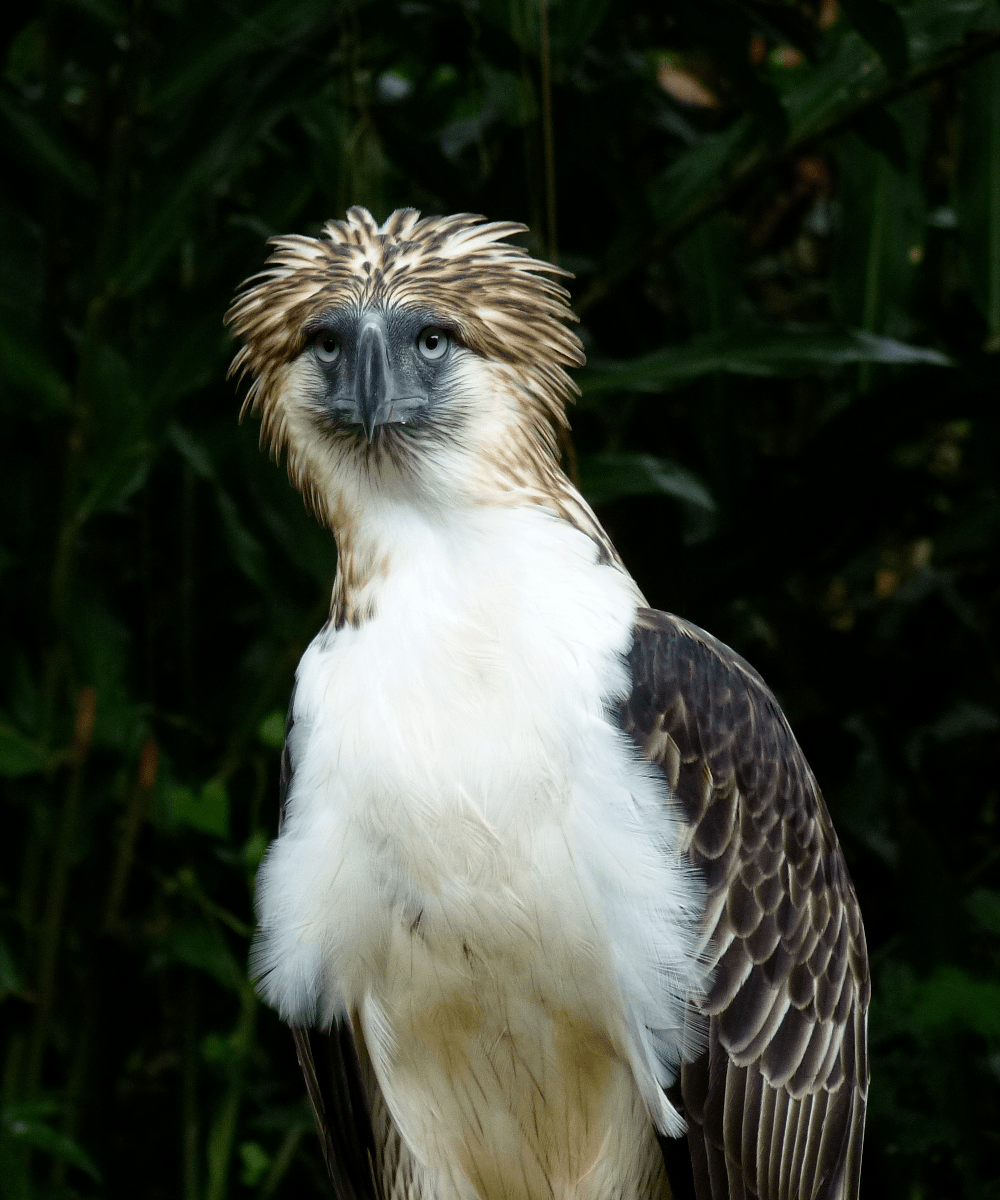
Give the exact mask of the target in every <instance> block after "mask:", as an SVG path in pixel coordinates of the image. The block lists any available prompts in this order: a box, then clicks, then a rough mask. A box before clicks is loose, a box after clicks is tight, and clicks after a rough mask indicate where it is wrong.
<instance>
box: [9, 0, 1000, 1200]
mask: <svg viewBox="0 0 1000 1200" xmlns="http://www.w3.org/2000/svg"><path fill="white" fill-rule="evenodd" d="M541 16H542V10H541V9H540V7H539V0H377V2H376V0H371V2H368V3H364V2H361V0H358V2H355V3H349V2H346V0H344V2H340V0H278V2H275V3H258V2H253V0H245V2H244V0H229V2H223V0H214V2H212V3H199V4H195V3H193V0H72V2H69V0H63V2H59V0H50V2H49V3H47V4H44V5H40V6H38V7H37V8H35V9H33V10H31V11H25V10H23V9H18V8H16V7H15V6H10V7H5V8H4V10H3V13H2V16H0V23H2V25H3V32H4V35H5V36H4V47H5V48H4V49H3V80H2V83H0V148H2V151H0V152H2V156H3V166H2V171H0V246H2V251H0V389H2V390H0V406H2V409H0V411H2V426H0V428H2V439H0V463H2V465H0V508H2V517H3V523H2V541H0V573H2V585H0V588H2V598H0V604H2V616H0V679H2V695H0V706H2V712H0V774H2V776H3V783H4V795H5V799H4V808H3V813H2V826H0V828H2V830H3V832H2V835H0V863H2V875H0V879H2V883H0V1015H2V1056H3V1057H2V1072H3V1074H2V1089H3V1091H2V1121H0V1194H2V1195H3V1196H4V1197H17V1198H27V1197H52V1198H55V1197H73V1196H84V1197H95V1198H98V1197H108V1198H111V1197H122V1198H126V1197H127V1198H132V1197H143V1198H146V1197H149V1198H151V1200H152V1198H159V1197H164V1198H166V1197H176V1198H178V1200H222V1198H223V1197H227V1196H231V1197H242V1196H248V1197H249V1196H255V1197H259V1198H260V1200H266V1198H268V1197H282V1196H284V1197H289V1198H291V1197H308V1196H317V1197H319V1196H322V1195H324V1188H325V1183H324V1181H323V1172H322V1169H321V1165H320V1159H319V1153H318V1146H317V1142H316V1140H315V1137H314V1134H313V1132H312V1127H311V1121H310V1118H309V1115H308V1113H307V1110H306V1108H305V1105H304V1101H303V1088H302V1084H301V1081H300V1077H299V1073H298V1069H297V1066H296V1064H295V1059H294V1054H293V1050H292V1045H291V1041H290V1038H289V1036H288V1034H287V1031H285V1030H284V1029H283V1028H282V1027H281V1025H280V1024H279V1022H278V1020H277V1018H276V1017H275V1016H274V1015H273V1014H272V1013H271V1012H269V1011H267V1010H265V1009H263V1008H261V1007H260V1006H259V1005H258V1004H257V1002H256V1000H255V998H254V996H253V993H252V991H251V990H250V988H249V986H248V984H247V981H246V974H245V963H246V958H247V946H248V936H249V932H250V925H251V923H252V920H253V916H252V891H253V878H254V871H255V868H256V866H257V864H258V862H259V860H260V857H261V854H262V852H263V849H264V846H265V844H266V842H267V840H268V839H269V838H270V837H271V836H273V834H274V830H275V819H276V786H277V768H278V755H279V747H280V742H281V728H282V719H283V718H282V714H283V710H284V707H285V704H286V702H287V698H288V694H289V689H290V686H291V682H292V674H293V670H294V666H295V663H296V661H297V659H298V657H299V655H300V653H301V652H302V650H303V648H304V647H305V645H306V643H307V641H308V640H309V638H310V637H311V636H312V634H313V633H314V632H315V630H316V629H317V628H318V627H319V625H320V624H322V622H323V620H324V617H325V612H326V606H327V603H328V597H329V588H330V583H331V579H332V576H333V571H334V549H333V545H332V541H331V538H330V537H329V535H328V534H327V533H326V532H324V531H323V530H321V529H320V528H319V527H318V526H316V525H315V524H314V523H313V522H312V521H311V519H310V518H309V517H307V516H306V515H305V513H304V512H303V509H302V505H301V502H300V500H299V498H298V496H297V495H296V494H294V493H293V492H292V491H291V490H290V488H289V487H288V485H287V483H286V481H285V477H284V472H283V470H281V469H280V468H276V467H275V466H274V464H273V463H271V462H270V461H268V459H267V457H266V456H264V455H262V454H260V453H259V452H258V448H257V429H256V427H255V424H254V422H252V421H251V422H248V423H247V424H245V425H244V426H242V427H240V426H238V425H237V413H238V411H239V404H240V399H239V397H238V395H237V389H236V388H235V387H234V386H233V385H232V384H231V383H227V382H226V380H225V373H226V367H227V363H228V361H229V359H230V357H231V355H232V353H233V346H232V345H231V343H230V342H229V341H228V340H227V335H226V333H225V331H224V329H223V326H222V315H223V313H224V311H225V309H226V306H227V303H228V301H229V298H230V297H231V295H232V292H233V290H234V288H235V287H236V286H237V285H238V284H239V283H240V281H241V280H242V279H243V278H244V277H245V276H247V275H248V274H250V273H251V272H253V271H254V270H256V269H258V268H259V266H260V265H261V263H262V261H263V258H264V255H265V253H266V250H265V245H264V242H265V239H266V238H267V237H269V236H271V235H273V234H279V233H286V232H291V231H297V232H305V233H316V232H317V231H318V229H319V225H320V223H321V222H322V221H323V220H324V219H326V218H328V217H331V216H342V215H343V212H344V209H345V207H346V206H347V205H348V204H352V203H362V204H366V205H368V206H369V207H370V208H371V209H372V211H373V212H374V213H375V215H376V216H377V217H378V218H379V219H382V218H384V217H385V216H386V215H387V214H388V213H389V212H390V211H391V210H392V209H393V208H394V207H396V206H397V205H414V206H416V207H419V208H421V209H423V210H424V211H428V212H451V211H455V210H463V209H468V210H472V211H476V212H481V213H485V214H487V215H489V216H490V217H495V218H515V219H519V220H523V221H525V222H526V223H527V224H529V225H530V226H531V231H532V232H531V233H530V234H528V235H526V240H525V244H526V245H528V246H529V247H530V248H531V249H532V250H533V251H534V252H536V253H538V254H540V255H545V256H549V255H553V254H555V253H556V250H557V249H558V254H559V257H560V259H561V261H562V263H563V265H564V266H566V267H568V268H569V269H571V270H572V271H574V272H575V274H576V279H575V280H574V281H573V282H572V284H571V285H570V286H571V289H572V293H573V299H574V304H575V307H576V309H577V311H578V312H579V313H580V315H581V318H582V324H581V332H582V336H583V338H584V341H585V342H586V345H587V350H588V354H589V357H590V365H589V366H588V368H587V369H586V370H585V371H581V372H580V373H579V382H580V385H581V387H582V389H583V395H582V398H581V400H580V403H579V404H578V406H577V408H576V409H575V411H574V412H573V414H572V416H573V422H574V434H573V438H574V441H573V443H572V444H571V445H567V446H566V459H567V464H568V467H569V468H570V469H571V470H572V471H573V472H574V473H577V474H578V477H579V478H580V480H581V483H582V486H583V487H584V490H585V491H586V493H587V494H588V495H589V496H590V497H591V499H592V500H593V501H594V502H595V504H596V505H597V507H598V511H599V513H600V515H601V516H602V518H603V519H604V520H605V521H606V523H607V526H608V528H609V530H610V532H611V534H612V536H613V537H614V538H615V540H616V542H617V544H618V545H619V547H620V548H621V550H622V552H623V554H624V557H625V560H626V562H627V563H628V565H629V567H630V568H631V569H632V571H633V572H634V573H635V575H636V577H637V579H638V580H639V582H640V584H641V585H642V587H643V588H644V590H645V591H646V594H647V596H648V598H649V600H650V601H651V603H653V604H654V605H656V606H659V607H663V608H667V609H670V610H673V611H674V612H677V613H680V614H682V615H684V616H685V617H688V618H690V619H692V620H693V621H695V622H697V623H698V624H700V625H703V626H705V627H706V628H708V629H709V630H711V631H712V632H714V633H715V634H717V635H718V636H720V637H721V638H723V639H724V640H725V641H727V642H729V643H730V644H731V645H733V646H734V647H736V649H738V650H739V651H740V652H741V653H743V654H744V655H745V656H746V657H748V658H749V659H750V660H751V661H752V662H753V663H754V664H755V665H756V666H757V667H758V668H759V669H760V670H761V671H762V672H763V674H764V675H765V677H766V678H767V679H768V680H769V682H770V683H771V684H772V685H773V686H774V688H775V689H776V691H777V693H778V695H779V697H780V699H781V701H782V703H783V704H784V706H785V708H786V710H787V712H788V714H789V716H790V717H791V720H792V723H793V725H794V727H795V729H796V731H797V733H798V735H799V737H800V739H801V742H802V744H803V746H804V748H805V750H806V753H807V755H808V756H809V758H810V760H811V762H812V764H813V766H814V768H815V770H816V773H817V775H818V776H819V779H820V781H821V783H822V785H823V788H824V790H825V792H826V795H827V797H828V800H829V803H830V808H831V810H832V812H833V815H834V819H835V822H836V824H837V827H838V830H839V831H840V836H841V838H842V841H843V844H844V850H845V853H846V855H847V858H848V862H849V864H850V868H851V871H852V874H853V877H854V879H855V881H856V884H857V889H858V892H859V895H860V898H861V903H862V907H863V909H864V913H865V917H866V922H867V927H868V936H869V944H870V948H871V952H872V968H873V975H874V989H875V994H874V999H873V1003H872V1012H871V1040H872V1091H871V1108H870V1120H869V1127H868V1130H869V1131H868V1138H867V1145H866V1153H865V1175H864V1181H863V1189H864V1194H865V1195H866V1196H868V1197H887V1198H890V1200H897V1198H898V1200H931V1198H938V1197H940V1198H943V1200H951V1198H958V1197H961V1198H970V1200H971V1198H974V1197H983V1198H986V1197H993V1198H996V1197H1000V839H998V833H1000V802H998V766H1000V763H998V754H997V731H998V726H1000V715H998V713H1000V697H998V665H1000V664H998V647H997V622H998V600H1000V563H998V557H997V552H998V549H1000V466H998V456H1000V410H998V404H997V400H998V395H997V385H998V382H1000V370H998V367H1000V6H998V4H996V3H985V2H984V3H979V2H978V0H924V2H914V3H909V4H907V3H903V2H899V3H896V2H895V0H851V2H850V3H847V2H846V0H842V2H841V5H840V6H839V7H838V5H837V4H836V3H835V2H834V0H822V3H820V2H819V0H803V2H801V3H792V2H788V3H785V2H783V0H739V2H736V0H734V2H726V0H700V2H698V3H693V2H687V0H685V2H681V0H673V2H666V3H654V2H652V0H615V3H613V4H612V3H611V2H610V0H549V7H548V11H547V20H548V30H547V32H548V42H547V45H548V51H547V53H546V52H545V45H546V40H545V33H546V30H545V29H544V28H543V25H542V21H541ZM547 78H550V79H551V88H550V92H549V94H550V95H551V121H549V120H548V119H547V114H548V112H549V106H548V105H547V103H546V94H547V92H546V79H547ZM549 132H551V145H552V147H553V149H554V154H553V155H552V156H549V155H548V154H547V151H546V146H547V143H548V142H549V137H548V134H549ZM553 215H554V216H555V218H556V219H555V221H553V220H552V219H551V217H552V216H553Z"/></svg>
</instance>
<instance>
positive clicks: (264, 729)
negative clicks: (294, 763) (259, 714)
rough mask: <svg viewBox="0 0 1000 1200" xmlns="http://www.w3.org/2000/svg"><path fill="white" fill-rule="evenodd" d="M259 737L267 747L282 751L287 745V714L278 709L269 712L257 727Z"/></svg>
mask: <svg viewBox="0 0 1000 1200" xmlns="http://www.w3.org/2000/svg"><path fill="white" fill-rule="evenodd" d="M257 736H258V737H259V738H260V740H261V742H262V743H263V744H264V745H265V746H269V747H270V748H271V749H272V750H280V749H281V747H282V746H283V745H284V744H285V714H284V713H283V712H281V710H280V709H277V708H276V709H275V710H274V711H273V712H269V713H268V714H267V716H266V717H265V718H264V719H263V721H261V723H260V724H259V725H258V726H257Z"/></svg>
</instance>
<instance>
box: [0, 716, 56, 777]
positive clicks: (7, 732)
mask: <svg viewBox="0 0 1000 1200" xmlns="http://www.w3.org/2000/svg"><path fill="white" fill-rule="evenodd" d="M44 766H45V758H44V756H43V755H42V753H41V751H40V750H39V749H38V747H37V746H36V745H35V743H34V742H32V741H30V740H29V739H28V738H26V737H25V736H24V735H23V734H22V733H18V731H17V730H16V729H14V728H13V727H12V726H10V725H8V724H6V722H0V775H6V776H8V777H18V776H22V775H34V774H36V773H37V772H38V771H41V770H42V769H43V768H44Z"/></svg>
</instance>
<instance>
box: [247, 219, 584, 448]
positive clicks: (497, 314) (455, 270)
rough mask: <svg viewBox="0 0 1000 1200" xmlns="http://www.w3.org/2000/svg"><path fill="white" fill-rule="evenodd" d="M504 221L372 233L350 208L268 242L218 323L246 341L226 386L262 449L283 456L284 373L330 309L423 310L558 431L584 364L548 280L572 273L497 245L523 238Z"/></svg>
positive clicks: (561, 291) (435, 223) (561, 297)
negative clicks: (316, 231) (253, 424)
mask: <svg viewBox="0 0 1000 1200" xmlns="http://www.w3.org/2000/svg"><path fill="white" fill-rule="evenodd" d="M526 228H527V227H526V226H524V225H520V224H517V223H516V222H512V221H487V220H486V218H485V217H482V216H478V215H476V214H474V213H456V214H454V215H452V216H445V217H423V218H421V216H420V213H419V212H418V211H417V210H416V209H413V208H400V209H397V210H396V211H395V212H394V213H393V214H392V215H391V216H390V217H389V218H388V220H387V221H386V222H385V223H384V224H383V225H382V226H381V227H379V226H378V224H377V223H376V221H375V219H374V217H373V216H372V215H371V213H370V212H369V211H368V210H367V209H365V208H361V207H357V206H356V207H354V208H350V209H348V211H347V216H346V219H345V220H343V221H328V222H327V223H326V224H325V225H324V226H323V231H322V237H320V238H311V237H304V236H302V235H299V234H289V235H286V236H283V237H276V238H272V239H271V242H270V245H271V246H272V253H271V255H270V257H269V258H268V260H267V262H266V263H265V264H264V268H263V270H262V271H260V272H259V273H258V274H256V275H253V276H251V277H250V278H249V279H248V280H247V281H246V282H245V283H244V284H243V286H242V288H241V290H240V291H239V293H238V294H237V296H236V299H235V300H234V302H233V304H232V306H231V308H230V309H229V311H228V312H227V313H226V322H227V324H229V325H230V326H231V328H232V330H233V333H234V334H235V335H236V336H237V337H240V338H242V339H243V341H244V344H243V347H242V348H241V349H240V350H239V352H238V353H237V355H236V357H235V358H234V359H233V362H232V365H231V366H230V369H229V374H230V375H239V376H243V375H250V376H252V378H253V382H252V384H251V386H250V389H249V392H248V393H247V397H246V400H245V402H244V405H243V412H244V413H245V412H246V411H248V410H250V411H253V412H259V413H260V414H261V416H262V418H263V427H262V430H261V433H262V437H264V438H265V439H267V440H270V441H272V442H275V441H276V442H277V443H278V444H280V442H281V441H282V438H281V436H280V435H281V426H282V424H283V422H282V420H281V416H280V413H279V412H278V411H277V409H278V406H279V403H280V395H281V384H282V381H283V378H284V374H285V368H286V366H287V364H288V363H289V362H291V361H292V360H293V359H294V358H296V357H297V356H298V355H299V354H300V353H301V352H302V350H303V348H304V346H305V340H306V335H305V332H304V330H305V326H306V324H307V323H308V321H309V320H310V318H312V317H315V316H317V315H318V314H320V313H322V312H324V311H326V310H329V309H343V308H354V309H356V310H358V311H359V312H360V311H362V310H364V309H366V308H369V307H375V308H380V309H382V310H387V309H390V308H394V307H397V306H398V307H403V308H411V309H420V310H424V311H427V312H428V313H431V314H433V315H434V317H435V318H436V319H438V320H439V321H441V322H443V323H445V324H447V325H449V326H453V327H454V329H455V331H456V333H457V335H458V337H459V339H460V340H461V341H462V342H463V343H464V344H465V345H467V346H468V347H469V348H470V349H472V350H473V351H475V352H476V353H477V354H480V355H482V356H483V357H485V358H489V359H493V360H496V361H499V362H504V363H508V364H510V365H511V366H512V367H514V368H515V370H516V372H517V374H518V376H519V377H520V378H521V379H522V381H523V384H524V394H525V399H526V401H527V402H528V403H529V404H530V405H531V406H532V407H534V408H535V409H536V410H539V415H543V416H544V417H545V418H547V419H548V420H549V421H553V422H554V423H556V424H565V423H566V415H565V406H566V402H567V400H569V399H570V397H571V396H572V395H573V394H574V393H576V392H577V391H578V389H577V387H576V385H575V384H574V383H573V381H572V380H571V379H570V377H569V375H567V373H566V370H565V368H566V367H570V366H581V365H582V364H583V362H584V355H583V347H582V345H581V343H580V339H579V338H578V337H577V336H576V334H575V333H573V332H572V330H570V329H569V328H567V323H568V322H572V321H575V320H576V319H577V318H576V316H575V314H574V313H573V311H572V310H571V309H570V307H569V303H568V302H569V293H568V292H567V291H566V289H565V288H564V287H562V286H561V285H560V284H559V283H557V282H556V281H555V279H554V278H553V276H568V275H569V272H567V271H563V270H561V269H560V268H559V267H555V266H553V265H552V264H551V263H547V262H543V261H542V260H540V259H536V258H532V257H531V256H530V255H529V254H528V252H527V251H526V250H525V249H523V248H522V247H520V246H514V245H511V244H510V243H509V242H508V241H507V240H506V239H507V238H510V237H513V236H515V235H517V234H521V233H524V232H525V231H526Z"/></svg>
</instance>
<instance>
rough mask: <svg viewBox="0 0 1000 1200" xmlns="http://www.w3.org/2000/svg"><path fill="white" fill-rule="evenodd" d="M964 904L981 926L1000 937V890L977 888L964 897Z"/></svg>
mask: <svg viewBox="0 0 1000 1200" xmlns="http://www.w3.org/2000/svg"><path fill="white" fill-rule="evenodd" d="M965 906H966V908H967V909H968V910H969V912H970V913H971V914H972V916H973V917H974V918H975V920H976V923H977V924H978V925H979V926H981V928H983V929H985V930H986V932H987V933H992V934H994V935H995V936H997V937H1000V892H995V891H993V890H992V889H991V888H977V889H976V890H975V891H974V892H972V893H971V894H970V895H969V896H967V897H966V901H965Z"/></svg>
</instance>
